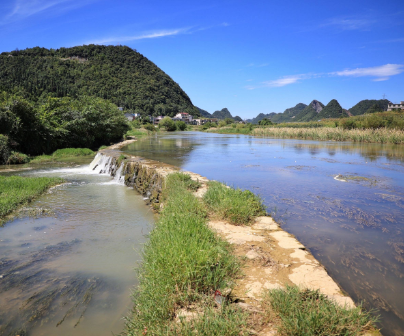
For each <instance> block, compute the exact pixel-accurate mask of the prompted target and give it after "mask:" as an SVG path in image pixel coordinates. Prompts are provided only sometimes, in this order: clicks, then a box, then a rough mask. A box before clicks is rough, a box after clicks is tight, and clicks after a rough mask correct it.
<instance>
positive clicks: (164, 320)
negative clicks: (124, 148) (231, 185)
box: [93, 146, 369, 335]
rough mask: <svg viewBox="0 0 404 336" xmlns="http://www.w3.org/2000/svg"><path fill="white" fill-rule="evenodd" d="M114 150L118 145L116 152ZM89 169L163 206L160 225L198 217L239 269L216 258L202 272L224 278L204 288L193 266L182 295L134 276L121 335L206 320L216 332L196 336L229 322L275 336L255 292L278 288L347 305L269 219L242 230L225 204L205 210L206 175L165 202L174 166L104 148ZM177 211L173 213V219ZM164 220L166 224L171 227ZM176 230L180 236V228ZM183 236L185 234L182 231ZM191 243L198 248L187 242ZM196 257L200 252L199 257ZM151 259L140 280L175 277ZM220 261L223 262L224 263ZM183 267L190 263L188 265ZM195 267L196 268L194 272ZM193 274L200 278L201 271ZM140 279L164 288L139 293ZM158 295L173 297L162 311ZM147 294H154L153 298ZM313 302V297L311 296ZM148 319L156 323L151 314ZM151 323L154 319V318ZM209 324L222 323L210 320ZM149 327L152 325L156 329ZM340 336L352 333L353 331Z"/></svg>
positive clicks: (275, 319)
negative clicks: (134, 288)
mask: <svg viewBox="0 0 404 336" xmlns="http://www.w3.org/2000/svg"><path fill="white" fill-rule="evenodd" d="M118 147H119V146H117V147H116V148H118ZM121 155H123V156H125V159H124V160H123V161H122V162H120V164H119V165H118V164H117V161H118V159H119V157H120V156H121ZM93 165H94V166H97V167H98V169H99V168H100V165H102V167H101V170H102V171H104V172H109V173H110V174H111V175H112V176H115V175H117V174H118V172H119V174H122V177H123V178H124V180H125V184H126V185H128V186H134V187H135V188H136V189H137V190H138V191H139V192H141V193H142V194H143V195H144V196H145V197H146V198H147V201H148V202H149V203H150V204H151V205H152V206H153V208H154V209H156V210H160V209H162V206H161V204H164V209H163V210H162V213H161V220H162V221H163V223H165V222H164V221H165V220H169V221H171V220H177V219H175V218H176V217H181V218H182V219H184V218H185V219H186V218H187V216H181V214H189V216H191V217H190V218H193V216H197V218H195V221H196V222H198V221H202V222H201V223H202V224H198V226H197V227H200V228H201V230H204V229H202V228H206V225H208V226H209V227H210V228H211V230H212V231H214V232H216V233H217V236H216V238H217V237H221V239H223V240H224V241H225V242H227V243H228V245H227V248H226V249H223V246H225V245H221V246H222V253H221V254H223V256H229V253H230V254H231V255H233V256H236V257H237V261H238V263H239V266H238V267H239V269H240V271H241V272H239V273H238V272H235V269H237V267H236V266H234V263H230V264H231V265H232V266H231V267H227V268H226V267H225V268H224V269H222V266H224V265H230V264H228V263H225V264H223V265H222V263H221V260H219V262H218V261H216V262H213V263H209V262H208V263H207V264H204V265H205V266H204V267H208V268H209V267H210V268H211V267H214V272H213V273H212V274H216V273H215V272H216V271H217V272H219V271H220V270H221V272H219V273H220V274H222V275H223V274H224V275H225V277H224V278H223V277H221V278H220V277H219V278H218V282H211V283H210V285H209V286H204V285H203V284H204V281H205V280H204V279H203V278H202V279H201V278H198V274H199V272H198V270H199V269H201V268H197V269H192V267H191V269H188V271H187V272H186V274H185V275H182V276H183V277H187V276H188V278H186V279H187V284H188V286H186V290H185V289H184V287H182V282H179V281H177V282H176V283H170V284H168V283H167V281H168V280H165V281H163V282H162V283H161V284H160V282H159V281H152V279H153V278H152V277H149V276H143V277H142V276H141V277H140V286H139V288H138V293H137V295H136V298H135V303H137V305H136V306H135V309H134V315H133V316H129V317H128V320H127V321H128V329H127V330H126V333H127V334H128V335H132V334H133V335H137V334H138V333H139V332H143V333H145V334H147V333H148V332H149V331H150V334H160V332H163V331H167V330H176V331H178V334H190V333H191V332H192V330H195V329H197V330H198V331H199V332H202V330H201V328H202V326H204V327H208V325H210V322H212V325H210V326H209V328H211V327H212V328H216V329H206V330H207V331H206V333H204V332H202V333H201V334H210V335H212V334H217V335H223V334H226V335H228V334H230V335H231V334H232V333H227V331H228V330H230V329H220V330H219V329H217V328H230V327H231V324H232V323H233V324H234V325H236V326H240V325H241V326H243V328H244V329H243V328H240V329H239V330H238V333H237V335H239V332H240V331H242V332H244V334H245V335H248V334H253V333H255V334H259V335H271V334H274V332H275V330H276V329H277V328H281V327H282V324H284V323H286V322H285V320H283V319H282V318H281V317H280V315H279V313H274V312H272V315H271V316H269V315H268V309H267V307H268V304H266V303H267V302H268V300H269V299H268V300H265V299H264V300H263V299H262V298H263V296H262V294H263V293H265V292H266V293H277V291H279V290H283V289H285V286H286V285H290V286H302V287H307V288H309V289H310V291H309V292H308V293H313V292H312V291H313V290H314V291H315V290H318V291H319V292H320V293H323V294H324V295H327V298H328V299H327V300H326V301H327V302H331V301H328V300H333V302H334V301H335V302H339V303H340V304H343V305H344V304H348V305H349V306H350V307H351V308H352V307H353V302H352V300H351V299H350V298H349V297H346V296H344V295H343V294H342V293H341V291H340V289H339V287H338V285H337V284H336V283H335V282H334V281H333V280H332V279H331V278H330V277H329V276H328V274H327V272H326V271H325V269H324V268H323V267H322V266H321V265H320V264H319V263H318V262H317V261H316V260H315V259H314V257H312V256H311V254H310V253H308V252H307V251H306V250H305V248H304V246H303V245H301V244H300V243H299V242H298V241H297V240H296V239H295V238H294V237H292V236H290V235H289V234H288V233H286V232H285V231H283V230H282V229H281V228H280V227H279V225H277V224H276V223H275V222H274V221H273V220H272V218H271V217H266V216H258V217H257V215H258V214H257V213H256V214H255V215H254V216H252V218H249V219H248V221H247V222H242V223H238V224H242V225H234V224H232V223H230V221H229V218H230V217H227V216H228V215H226V214H232V213H234V212H233V211H223V209H224V208H226V207H227V206H229V205H227V206H226V207H223V206H219V207H218V209H220V210H221V211H215V210H212V209H211V208H209V207H207V206H206V198H205V197H206V196H204V195H208V194H206V191H207V190H209V187H210V182H209V181H208V180H207V179H206V178H203V177H202V176H199V175H197V174H193V173H189V174H190V176H191V178H192V179H193V180H194V181H197V183H199V184H200V186H199V187H198V188H197V191H196V192H195V191H194V190H192V191H190V190H187V189H188V188H185V190H184V184H185V182H184V181H183V182H182V183H183V186H182V191H181V192H177V193H176V194H178V195H180V196H179V199H178V198H175V197H174V198H173V201H172V202H171V201H170V196H167V195H170V192H169V191H165V190H166V189H165V188H166V187H167V185H168V187H169V188H170V183H169V182H167V183H166V181H168V180H167V177H168V176H169V175H170V174H172V173H178V171H179V169H178V168H177V167H174V166H170V165H167V164H162V163H160V162H156V161H152V160H145V159H142V158H140V157H134V156H130V155H126V154H122V153H119V152H116V151H112V150H108V149H106V150H104V151H101V153H100V155H99V156H98V158H97V160H95V161H94V162H93ZM176 188H177V187H176ZM226 189H227V188H226ZM236 194H237V193H236ZM164 195H166V196H164ZM190 195H191V196H193V197H194V198H192V197H191V196H190ZM182 197H183V198H184V199H185V198H186V199H188V200H189V201H187V202H188V203H189V204H193V206H194V208H196V209H201V211H198V212H197V213H196V214H195V211H194V210H192V209H191V212H189V211H190V210H189V209H187V206H186V205H183V206H182V202H181V200H182ZM195 202H196V203H195ZM188 203H187V204H188ZM230 203H232V202H230ZM230 208H231V207H230ZM167 209H168V210H167ZM178 210H180V211H178ZM176 211H177V214H176V215H175V216H173V214H175V213H176ZM188 212H189V213H188ZM165 216H166V217H165ZM164 218H166V219H164ZM181 218H178V221H179V220H181ZM242 218H246V217H242ZM203 219H204V221H203ZM231 221H233V220H231ZM170 223H171V222H170ZM170 223H168V224H167V225H168V226H169V225H174V224H172V223H171V224H170ZM203 223H205V224H203ZM246 224H248V225H246ZM165 225H166V224H162V225H160V221H159V223H158V224H157V225H156V228H155V230H159V228H160V227H162V228H163V229H162V230H166V229H167V228H165V229H164V226H165ZM181 225H184V228H186V227H187V225H189V223H187V222H186V221H185V222H184V223H182V224H181ZM179 227H182V226H176V228H177V229H178V228H179ZM178 231H180V233H181V232H182V231H183V230H178ZM197 231H198V230H197ZM165 232H166V234H167V236H166V238H170V237H171V234H169V233H170V230H168V231H165ZM186 232H188V234H187V233H186ZM198 232H199V231H198ZM183 233H184V234H185V236H183V237H182V238H181V239H179V238H178V237H177V238H176V241H182V242H186V241H187V240H189V239H191V240H192V237H194V236H195V235H194V234H191V232H190V231H187V230H185V229H184V232H183ZM153 235H155V236H156V237H159V235H160V234H159V233H154V231H153V233H152V235H151V236H152V237H153ZM160 238H161V236H160ZM216 238H215V239H216ZM156 239H157V238H156ZM158 240H159V239H158ZM162 241H165V243H164V244H168V245H166V246H165V249H164V250H165V251H170V250H171V249H172V246H176V248H175V249H176V251H173V252H170V253H175V254H177V253H179V255H180V256H181V260H188V258H191V257H192V256H193V254H192V253H195V251H196V250H194V249H187V248H186V246H192V243H191V241H190V242H189V244H190V245H189V244H174V245H172V244H170V243H172V241H171V240H170V239H164V240H162ZM162 241H160V242H156V244H157V243H158V244H157V245H158V246H162V245H159V244H163V242H162ZM192 242H193V243H197V242H194V241H193V240H192ZM213 243H214V242H213ZM150 244H152V243H150ZM164 244H163V245H164ZM219 245H220V244H219ZM148 246H149V245H148ZM195 246H196V245H195ZM161 248H162V247H160V249H161ZM148 249H149V250H150V249H151V251H153V248H151V247H146V250H145V253H146V255H145V256H144V258H145V259H144V260H149V259H148V258H147V257H148V256H147V253H151V255H153V254H154V252H147V251H148ZM200 250H201V249H200ZM202 250H203V249H202ZM213 251H215V249H213ZM201 252H204V251H201ZM202 254H203V255H204V253H202ZM210 257H212V258H213V259H209V260H210V261H212V260H213V261H215V260H216V259H215V256H210ZM159 258H163V257H159ZM216 258H217V256H216ZM226 258H227V257H226ZM202 259H203V258H202ZM153 260H154V258H151V259H150V260H149V262H147V263H146V264H147V265H146V266H145V267H146V268H147V269H148V268H150V267H151V271H152V272H151V273H148V272H147V269H146V270H145V269H143V268H141V270H140V274H141V275H142V274H143V275H145V274H153V272H154V273H156V272H157V273H158V272H159V271H161V272H162V273H163V274H165V273H166V272H169V273H167V274H177V272H176V271H175V269H176V268H177V267H178V264H176V263H175V262H173V263H171V259H169V260H166V262H162V263H157V262H156V263H154V262H153ZM190 260H191V259H190ZM192 260H193V259H192ZM206 260H207V259H206ZM206 260H205V261H206ZM226 260H227V261H228V259H226ZM195 262H197V260H195ZM190 265H192V263H191V264H190ZM174 266H175V268H172V269H170V267H174ZM180 266H182V267H179V269H184V267H185V269H187V268H186V266H187V264H181V263H180ZM200 266H201V265H199V266H198V267H200ZM216 268H218V269H216ZM202 269H203V267H202ZM163 270H164V271H163ZM223 271H224V272H223ZM142 272H146V273H142ZM170 272H171V273H170ZM192 274H193V275H192ZM200 274H204V273H203V272H202V271H201V272H200ZM208 274H210V273H208ZM191 275H192V276H194V277H192V276H191ZM205 278H206V276H205ZM219 280H220V281H219ZM147 281H150V284H152V285H153V286H159V285H164V284H165V285H166V286H165V287H164V286H163V287H164V288H160V289H157V288H156V289H154V290H153V291H152V292H151V293H144V292H143V291H146V292H147V291H148V292H150V289H148V288H149V287H148V285H147ZM160 290H162V291H163V292H164V293H167V291H168V293H172V294H171V295H172V296H171V295H168V296H169V297H171V298H173V297H174V299H173V301H171V305H170V304H169V307H168V308H167V305H166V304H164V305H161V306H160V305H159V303H160V301H159V300H162V299H161V298H160V296H159V295H158V293H159V291H160ZM184 290H185V292H184ZM188 290H189V293H188ZM216 290H219V291H220V292H221V295H216V300H215V299H214V293H215V291H216ZM139 291H140V292H139ZM268 291H270V292H268ZM163 292H162V293H163ZM142 293H143V294H142ZM152 293H154V294H153V295H152ZM160 294H161V293H160ZM142 295H145V296H142ZM150 295H151V296H150ZM163 296H164V295H163ZM142 297H143V298H144V297H148V299H147V300H143V299H141V300H140V301H136V300H137V299H138V298H142ZM265 297H266V298H269V297H271V296H270V295H267V296H265ZM313 297H316V295H314V296H313ZM317 299H318V296H317ZM178 300H179V301H178ZM218 301H220V302H222V303H223V302H224V301H226V302H227V303H226V304H225V306H224V307H223V309H219V307H221V306H220V303H218ZM215 302H216V303H215ZM273 303H274V302H273ZM269 306H271V305H269ZM156 307H161V309H162V310H163V314H162V315H159V317H158V323H157V324H156V323H152V322H150V321H152V320H150V319H149V318H148V317H150V316H152V317H153V316H154V315H153V314H154V310H153V309H156ZM163 307H165V308H163ZM331 307H338V304H334V303H332V304H331ZM228 309H230V310H228ZM240 309H241V310H240ZM159 311H160V310H159ZM335 311H336V310H335V309H334V312H335ZM343 311H345V312H353V311H355V312H357V313H358V312H359V311H360V308H356V309H354V310H349V309H347V310H345V309H343V310H342V311H341V310H339V312H342V313H343ZM139 314H140V315H139ZM150 314H152V315H150ZM223 314H224V315H223ZM332 316H334V317H335V315H332V314H329V315H328V317H332ZM350 316H355V314H350ZM356 316H357V317H358V316H359V315H358V314H356ZM360 316H362V317H364V316H367V315H366V314H363V313H362V314H361V315H360ZM205 317H206V318H205ZM153 318H156V316H154V317H153ZM303 318H304V316H303ZM366 318H368V317H366ZM337 320H338V319H337ZM147 321H149V322H147ZM154 321H155V322H156V320H154ZM209 321H210V322H209ZM215 321H216V322H221V323H216V322H215ZM345 321H347V320H345ZM208 322H209V323H208ZM362 322H364V321H362ZM148 323H149V324H148ZM229 323H230V325H229ZM325 323H326V324H327V326H330V325H331V326H332V325H333V322H332V323H330V320H328V322H325ZM346 323H347V322H346ZM358 323H359V322H358V320H357V321H356V325H357V326H358V325H361V324H358ZM365 324H366V323H365ZM368 326H369V324H368ZM147 328H149V329H147ZM154 328H157V329H158V330H156V329H154ZM167 328H168V329H167ZM170 328H172V329H170ZM198 328H199V329H198ZM237 328H238V327H237ZM245 328H246V329H245ZM252 329H253V330H252ZM153 330H154V331H153ZM203 330H205V329H203ZM223 330H226V332H223ZM324 330H329V329H324ZM346 334H352V335H356V334H358V332H356V333H346ZM337 335H338V334H337Z"/></svg>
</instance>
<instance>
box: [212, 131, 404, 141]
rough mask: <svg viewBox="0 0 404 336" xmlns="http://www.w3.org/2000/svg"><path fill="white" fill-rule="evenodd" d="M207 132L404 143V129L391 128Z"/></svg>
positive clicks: (284, 137) (282, 137) (283, 137)
mask: <svg viewBox="0 0 404 336" xmlns="http://www.w3.org/2000/svg"><path fill="white" fill-rule="evenodd" d="M207 132H211V133H219V134H246V135H254V136H260V137H271V138H280V139H304V140H320V141H330V140H331V141H352V142H364V143H383V144H384V143H390V144H404V131H402V130H396V129H389V128H378V129H343V128H342V127H310V128H297V127H257V128H253V129H252V130H249V129H248V128H231V127H223V128H211V129H209V130H207Z"/></svg>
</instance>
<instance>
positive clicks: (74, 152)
mask: <svg viewBox="0 0 404 336" xmlns="http://www.w3.org/2000/svg"><path fill="white" fill-rule="evenodd" d="M90 155H95V153H94V152H93V151H92V150H91V149H88V148H63V149H58V150H57V151H55V152H54V153H53V154H52V155H39V156H36V157H35V158H33V159H32V160H31V161H30V162H31V163H47V162H55V161H58V160H63V159H69V158H75V157H79V156H90Z"/></svg>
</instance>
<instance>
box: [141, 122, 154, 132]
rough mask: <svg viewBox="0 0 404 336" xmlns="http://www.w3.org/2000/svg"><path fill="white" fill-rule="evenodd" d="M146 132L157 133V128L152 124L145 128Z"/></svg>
mask: <svg viewBox="0 0 404 336" xmlns="http://www.w3.org/2000/svg"><path fill="white" fill-rule="evenodd" d="M143 127H144V129H145V130H147V131H149V132H155V131H156V127H154V125H152V124H146V125H144V126H143Z"/></svg>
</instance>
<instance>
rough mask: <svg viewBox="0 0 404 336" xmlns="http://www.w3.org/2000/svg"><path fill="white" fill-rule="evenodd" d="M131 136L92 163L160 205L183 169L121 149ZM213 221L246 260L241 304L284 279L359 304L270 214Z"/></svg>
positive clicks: (252, 304) (252, 303)
mask: <svg viewBox="0 0 404 336" xmlns="http://www.w3.org/2000/svg"><path fill="white" fill-rule="evenodd" d="M132 141H134V140H129V141H125V142H124V143H121V144H117V145H114V146H113V147H110V148H108V149H105V150H102V151H100V152H99V153H98V162H99V163H98V165H100V164H101V165H104V167H99V166H98V165H97V163H95V164H93V166H94V169H97V167H98V169H100V171H102V172H105V173H109V174H110V175H111V176H115V177H116V175H117V174H121V175H122V179H123V180H124V184H125V185H127V186H132V187H134V188H135V189H136V190H137V191H138V192H139V193H141V194H142V195H143V196H144V197H145V199H146V201H147V202H148V203H149V204H150V205H151V206H152V207H153V208H154V209H156V210H158V209H159V208H160V207H161V202H160V193H161V190H162V187H163V183H164V179H165V178H166V176H167V175H168V174H170V173H173V172H178V171H180V169H179V168H178V167H174V166H171V165H168V164H164V163H161V162H157V161H153V160H147V159H144V158H141V157H137V156H131V155H127V154H125V153H122V152H120V151H119V149H120V148H122V147H123V146H124V145H126V144H128V143H130V142H132ZM123 156H125V159H124V160H123ZM103 157H104V158H103ZM105 157H108V159H107V160H106V159H105ZM95 161H96V160H95ZM184 173H188V174H190V175H191V178H192V179H194V180H198V181H199V182H200V183H201V187H200V188H199V189H198V191H197V192H196V193H195V195H196V196H198V197H202V196H203V194H204V193H205V192H206V190H207V182H208V179H207V178H205V177H203V176H200V175H198V174H195V173H191V172H184ZM118 178H119V176H118ZM209 226H210V228H211V229H212V230H214V231H215V232H217V234H219V235H221V236H222V237H223V238H224V239H226V240H227V241H228V242H229V243H231V244H232V245H233V246H234V251H235V253H236V254H237V255H238V256H240V257H242V258H243V259H244V260H245V262H244V263H243V265H244V269H243V271H244V274H245V276H243V277H242V278H240V279H238V281H237V284H236V286H235V288H234V289H233V291H232V293H231V296H232V298H233V299H235V301H237V302H239V304H240V306H241V307H243V308H245V309H247V310H250V311H260V298H261V293H262V291H263V290H264V289H272V288H283V287H284V286H285V285H286V284H290V285H298V286H301V287H305V288H309V289H313V290H317V289H318V290H319V291H320V292H321V293H323V294H325V295H327V296H328V297H329V298H330V299H332V300H334V301H335V302H336V303H338V304H340V305H342V306H347V307H354V306H355V305H354V302H353V301H352V299H351V298H350V297H348V296H346V295H344V294H343V293H342V291H341V290H340V288H339V286H338V285H337V284H336V283H335V282H334V280H333V279H332V278H331V277H330V276H329V275H328V274H327V271H326V270H325V268H324V267H323V266H322V265H321V264H320V263H319V262H318V261H317V260H316V259H315V258H314V257H313V256H312V255H311V254H310V253H309V252H308V251H307V250H306V248H305V247H304V246H303V245H302V244H301V243H300V242H299V241H298V240H297V239H296V238H295V237H293V236H292V235H290V234H289V233H287V232H286V231H284V230H282V228H281V227H280V226H279V225H278V224H277V223H276V222H275V221H274V220H273V219H272V218H271V217H269V216H264V217H258V218H256V220H255V223H253V224H252V225H251V226H236V225H232V224H230V223H227V222H224V221H211V222H209ZM185 314H186V313H185ZM259 334H260V335H274V334H275V331H274V329H272V328H271V327H268V328H267V329H266V330H263V331H260V332H259Z"/></svg>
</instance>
